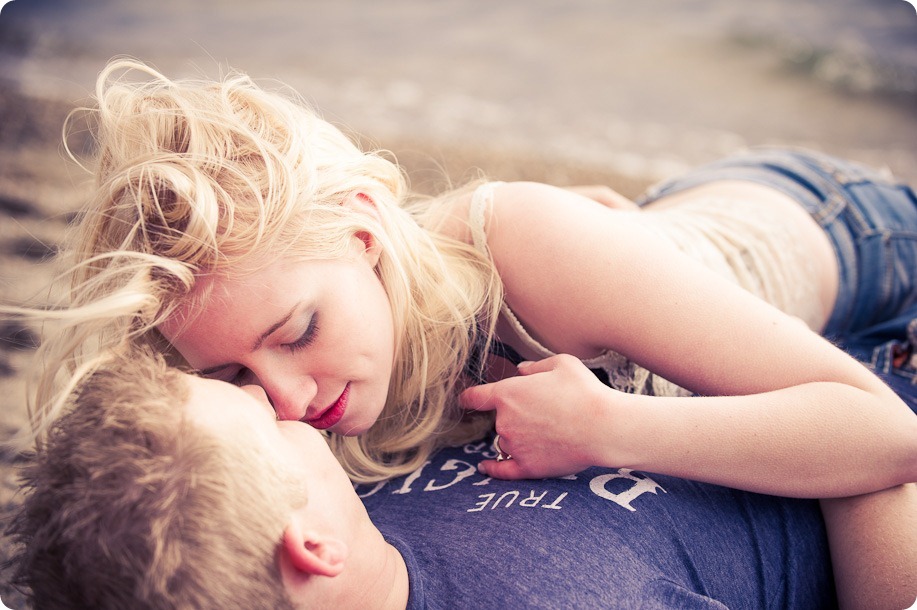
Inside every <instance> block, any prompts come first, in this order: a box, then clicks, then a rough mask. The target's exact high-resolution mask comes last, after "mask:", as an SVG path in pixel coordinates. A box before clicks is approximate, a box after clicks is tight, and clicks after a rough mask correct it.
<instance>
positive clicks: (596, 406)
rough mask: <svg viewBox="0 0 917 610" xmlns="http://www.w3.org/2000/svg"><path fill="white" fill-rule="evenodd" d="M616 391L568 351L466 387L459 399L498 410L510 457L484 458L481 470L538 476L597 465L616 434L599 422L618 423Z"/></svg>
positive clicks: (504, 448) (504, 476) (491, 473)
mask: <svg viewBox="0 0 917 610" xmlns="http://www.w3.org/2000/svg"><path fill="white" fill-rule="evenodd" d="M613 394H615V391H614V390H612V389H610V388H608V387H606V386H605V385H603V384H602V383H601V382H600V381H599V380H598V378H597V377H596V376H595V375H594V374H593V373H592V372H591V371H590V370H589V369H588V368H586V367H585V366H584V365H583V363H582V362H580V361H579V360H578V359H576V358H574V357H573V356H568V355H559V356H552V357H551V358H547V359H545V360H541V361H538V362H523V363H521V364H520V365H519V376H518V377H510V378H508V379H503V380H501V381H497V382H494V383H488V384H485V385H480V386H475V387H472V388H468V389H467V390H465V391H464V392H463V393H462V395H461V397H460V400H461V404H462V406H463V407H465V408H466V409H470V410H473V411H495V412H496V429H497V434H499V435H500V449H501V450H502V451H503V452H504V453H507V454H509V455H511V456H512V459H510V460H505V461H500V462H497V461H495V460H486V461H483V462H481V463H480V466H479V469H480V471H481V472H482V473H484V474H486V475H487V476H491V477H494V478H498V479H540V478H550V477H559V476H564V475H569V474H574V473H577V472H579V471H581V470H583V469H585V468H588V467H589V466H593V465H597V464H596V459H597V458H596V456H597V455H599V453H600V452H599V451H598V448H599V446H600V445H604V448H603V451H601V453H602V454H604V455H607V454H608V445H609V444H611V443H613V442H614V437H615V436H616V435H615V434H612V435H611V436H609V435H608V430H607V429H603V428H604V426H602V425H601V422H604V421H614V420H613V418H610V417H609V414H610V410H611V409H613V408H614V404H613V402H614V401H612V400H609V396H610V395H613ZM619 438H620V437H619ZM601 465H608V464H601Z"/></svg>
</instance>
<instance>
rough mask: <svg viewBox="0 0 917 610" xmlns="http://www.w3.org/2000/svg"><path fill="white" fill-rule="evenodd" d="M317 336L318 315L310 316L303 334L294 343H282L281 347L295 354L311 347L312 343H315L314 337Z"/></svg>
mask: <svg viewBox="0 0 917 610" xmlns="http://www.w3.org/2000/svg"><path fill="white" fill-rule="evenodd" d="M317 335H318V314H312V319H311V320H309V326H308V327H307V328H306V330H305V332H304V333H303V334H302V335H300V337H299V338H298V339H297V340H296V341H293V342H291V343H284V344H283V347H287V348H289V349H290V352H291V353H296V352H297V351H299V350H301V349H303V348H306V347H308V346H310V345H312V342H314V341H315V337H316V336H317Z"/></svg>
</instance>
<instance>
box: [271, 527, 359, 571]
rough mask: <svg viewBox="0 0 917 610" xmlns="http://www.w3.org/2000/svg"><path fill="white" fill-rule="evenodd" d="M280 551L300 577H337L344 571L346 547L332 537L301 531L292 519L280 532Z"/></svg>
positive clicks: (316, 532) (312, 531) (306, 530)
mask: <svg viewBox="0 0 917 610" xmlns="http://www.w3.org/2000/svg"><path fill="white" fill-rule="evenodd" d="M280 552H281V553H283V554H284V555H286V557H287V559H289V562H290V565H291V566H292V567H294V568H295V569H296V570H298V571H300V572H303V573H304V574H308V575H314V576H337V575H338V574H340V573H341V572H343V571H344V562H345V560H346V558H347V544H346V543H345V542H344V541H343V540H341V539H339V538H336V537H334V536H329V535H326V534H322V533H320V532H318V531H315V530H308V529H304V528H303V527H302V524H301V523H299V521H298V520H297V519H296V518H295V517H294V518H293V519H291V521H290V523H289V524H288V525H287V527H286V529H285V530H284V531H283V542H282V544H281V549H280Z"/></svg>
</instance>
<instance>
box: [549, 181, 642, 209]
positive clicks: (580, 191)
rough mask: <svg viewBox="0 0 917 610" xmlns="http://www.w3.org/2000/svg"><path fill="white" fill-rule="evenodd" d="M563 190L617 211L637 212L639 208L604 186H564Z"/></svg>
mask: <svg viewBox="0 0 917 610" xmlns="http://www.w3.org/2000/svg"><path fill="white" fill-rule="evenodd" d="M564 189H566V190H568V191H570V192H572V193H576V194H577V195H582V196H584V197H588V198H589V199H592V200H593V201H598V202H599V203H601V204H602V205H604V206H605V207H607V208H614V209H617V210H639V209H640V206H638V205H637V204H636V203H634V202H633V201H631V200H630V199H628V198H627V197H625V196H624V195H622V194H621V193H619V192H618V191H616V190H614V189H613V188H611V187H609V186H605V185H604V184H583V185H577V186H565V187H564Z"/></svg>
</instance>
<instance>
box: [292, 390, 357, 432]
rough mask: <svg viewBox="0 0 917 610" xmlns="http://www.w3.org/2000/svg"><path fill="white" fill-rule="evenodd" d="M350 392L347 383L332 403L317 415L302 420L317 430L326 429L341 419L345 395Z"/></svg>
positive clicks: (345, 401) (344, 408)
mask: <svg viewBox="0 0 917 610" xmlns="http://www.w3.org/2000/svg"><path fill="white" fill-rule="evenodd" d="M349 394H350V384H349V383H348V384H347V385H346V386H344V391H343V392H341V395H340V396H338V399H337V400H335V401H334V403H333V404H332V405H331V406H330V407H328V408H327V409H325V410H324V411H322V412H321V413H319V414H318V415H317V416H315V417H313V418H312V419H304V420H303V421H304V422H306V423H307V424H309V425H310V426H312V427H313V428H317V429H319V430H326V429H328V428H330V427H331V426H333V425H334V424H336V423H338V422H339V421H341V418H342V417H344V411H346V410H347V396H348V395H349Z"/></svg>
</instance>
